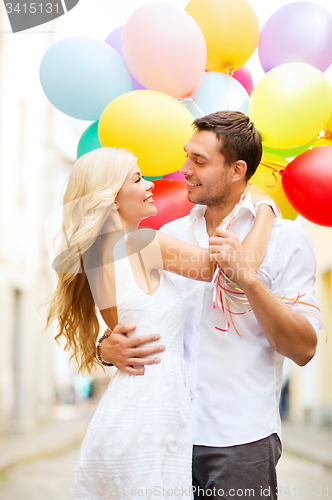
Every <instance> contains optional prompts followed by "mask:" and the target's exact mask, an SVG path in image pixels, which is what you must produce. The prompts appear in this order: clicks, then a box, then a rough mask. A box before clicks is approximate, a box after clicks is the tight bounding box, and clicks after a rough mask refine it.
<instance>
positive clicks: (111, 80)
mask: <svg viewBox="0 0 332 500" xmlns="http://www.w3.org/2000/svg"><path fill="white" fill-rule="evenodd" d="M40 81H41V85H42V88H43V90H44V92H45V94H46V97H47V98H48V99H49V100H50V101H51V103H52V104H53V106H55V107H56V108H57V109H59V110H60V111H62V112H63V113H65V114H66V115H69V116H72V117H73V118H78V119H80V120H91V121H96V120H99V117H100V115H101V113H102V112H103V110H104V109H105V108H106V106H107V105H108V104H109V103H110V102H111V101H113V99H115V98H116V97H118V96H119V95H121V94H124V93H126V92H130V91H131V90H133V87H132V82H131V78H130V73H129V71H128V69H127V67H126V65H125V63H124V61H123V59H122V57H121V56H120V55H119V54H118V53H117V51H116V50H114V49H113V48H112V47H110V46H109V45H108V44H106V43H104V42H100V41H99V40H94V39H93V38H87V37H81V36H77V37H72V38H66V39H65V40H61V41H59V42H57V43H55V44H54V45H52V47H50V48H49V49H48V51H47V52H46V54H45V55H44V57H43V59H42V62H41V65H40Z"/></svg>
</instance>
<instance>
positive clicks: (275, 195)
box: [250, 152, 298, 220]
mask: <svg viewBox="0 0 332 500" xmlns="http://www.w3.org/2000/svg"><path fill="white" fill-rule="evenodd" d="M266 165H268V166H266ZM287 165H288V161H286V160H285V158H282V157H281V156H278V155H276V154H273V153H266V152H264V153H263V158H262V161H261V163H260V164H259V165H258V167H257V170H256V172H255V173H254V175H253V176H252V177H251V178H250V182H253V183H254V184H256V185H257V186H259V187H260V188H262V189H264V191H266V193H267V194H268V195H269V196H270V197H271V198H272V199H273V200H274V201H275V202H276V203H277V205H278V207H279V208H280V210H281V213H282V216H283V217H284V218H285V219H291V220H294V219H296V217H297V216H298V213H297V212H296V210H294V208H293V207H292V205H291V204H290V203H289V201H288V199H287V197H286V195H285V193H284V190H283V188H282V180H281V179H282V177H281V175H280V174H279V173H278V172H275V173H274V174H273V168H275V169H277V170H284V168H286V167H287ZM270 167H272V168H270Z"/></svg>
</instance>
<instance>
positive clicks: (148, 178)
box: [143, 175, 163, 181]
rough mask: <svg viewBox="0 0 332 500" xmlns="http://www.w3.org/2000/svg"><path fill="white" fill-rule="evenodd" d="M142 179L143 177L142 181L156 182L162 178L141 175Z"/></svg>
mask: <svg viewBox="0 0 332 500" xmlns="http://www.w3.org/2000/svg"><path fill="white" fill-rule="evenodd" d="M143 177H144V179H145V180H146V181H155V180H158V179H162V178H163V176H162V175H157V177H155V176H153V175H152V177H150V176H148V175H143Z"/></svg>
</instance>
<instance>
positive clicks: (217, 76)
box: [188, 71, 249, 118]
mask: <svg viewBox="0 0 332 500" xmlns="http://www.w3.org/2000/svg"><path fill="white" fill-rule="evenodd" d="M192 97H193V98H194V99H195V100H194V104H193V105H192V106H189V107H188V109H189V111H190V112H191V114H192V115H193V116H194V117H195V118H200V117H201V116H203V115H208V114H210V113H215V112H216V111H223V110H225V109H231V110H233V111H239V110H240V108H241V106H242V104H243V102H244V101H245V100H246V99H248V98H249V94H248V92H247V91H246V89H245V88H244V87H243V86H242V85H241V83H239V82H238V81H237V80H235V78H232V77H230V76H227V75H225V74H224V73H218V72H217V71H207V72H206V73H205V74H204V76H203V79H202V82H201V84H200V86H199V87H198V89H197V90H196V92H195V93H194V94H193V95H192ZM197 107H198V108H199V109H197Z"/></svg>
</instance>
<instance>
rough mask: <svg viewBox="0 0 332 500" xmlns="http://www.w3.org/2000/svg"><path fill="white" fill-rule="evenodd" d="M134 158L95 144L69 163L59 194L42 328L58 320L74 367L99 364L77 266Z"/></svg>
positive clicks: (89, 300) (92, 313) (88, 295)
mask: <svg viewBox="0 0 332 500" xmlns="http://www.w3.org/2000/svg"><path fill="white" fill-rule="evenodd" d="M136 162H137V158H136V157H135V156H134V155H133V154H132V153H130V152H129V151H126V150H124V149H117V148H100V149H96V150H94V151H91V152H90V153H87V154H85V155H84V156H82V157H81V158H80V159H79V160H78V161H77V162H76V163H75V165H74V167H73V169H72V171H71V173H70V175H69V179H68V184H67V188H66V191H65V194H64V199H63V228H62V230H61V231H60V232H59V234H58V235H57V240H59V244H58V251H57V258H56V259H55V269H56V273H57V277H58V283H57V287H56V290H55V292H54V293H53V295H52V296H51V298H50V300H49V310H48V316H47V322H46V328H48V327H49V325H50V324H51V323H52V321H53V320H55V319H57V320H58V334H57V335H56V337H55V340H56V341H59V340H60V338H64V339H65V346H64V349H65V350H66V351H71V352H72V354H71V358H70V359H72V358H73V357H74V358H75V359H76V362H77V364H78V366H79V372H81V373H84V372H87V373H91V372H93V371H94V370H95V368H96V364H99V362H98V359H97V355H96V341H97V337H98V333H99V322H98V318H97V314H96V305H95V302H94V299H93V296H92V292H91V289H90V286H89V283H88V279H87V276H86V272H85V270H84V266H83V259H82V256H83V254H84V253H85V252H86V251H87V250H89V248H91V246H92V245H93V243H94V242H95V241H96V239H97V237H98V235H99V234H100V232H101V231H102V227H103V225H104V224H105V222H106V220H107V219H108V218H109V215H110V209H111V205H112V204H113V203H114V200H115V198H116V196H117V194H118V193H119V191H120V189H121V187H122V185H123V183H124V181H125V179H126V177H127V175H128V173H129V172H130V170H131V169H132V168H133V167H134V166H135V164H136Z"/></svg>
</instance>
